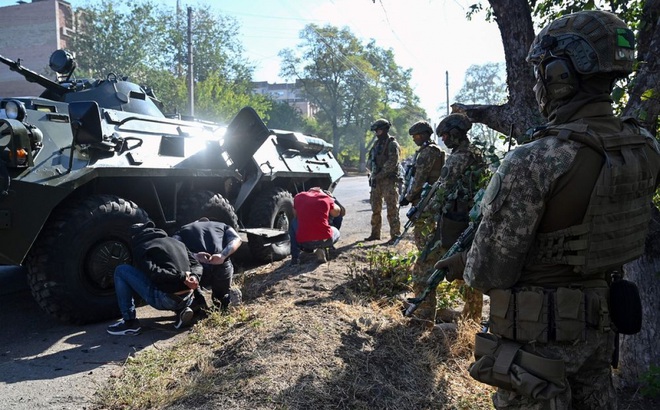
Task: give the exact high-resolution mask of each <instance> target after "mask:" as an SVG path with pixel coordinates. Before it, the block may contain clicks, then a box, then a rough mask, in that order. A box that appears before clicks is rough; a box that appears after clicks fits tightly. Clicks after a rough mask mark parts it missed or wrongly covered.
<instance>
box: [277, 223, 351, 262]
mask: <svg viewBox="0 0 660 410" xmlns="http://www.w3.org/2000/svg"><path fill="white" fill-rule="evenodd" d="M330 228H331V229H332V238H328V239H325V240H322V241H312V242H304V243H298V241H297V240H296V231H297V230H298V219H297V218H294V219H293V221H291V223H290V224H289V239H290V240H291V259H292V260H297V259H298V258H299V257H300V248H304V249H306V250H314V249H316V248H329V247H331V246H332V245H334V244H335V243H337V241H338V240H339V236H340V234H339V229H337V228H335V227H334V226H331V227H330Z"/></svg>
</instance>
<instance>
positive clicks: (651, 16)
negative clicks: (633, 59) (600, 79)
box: [623, 0, 660, 136]
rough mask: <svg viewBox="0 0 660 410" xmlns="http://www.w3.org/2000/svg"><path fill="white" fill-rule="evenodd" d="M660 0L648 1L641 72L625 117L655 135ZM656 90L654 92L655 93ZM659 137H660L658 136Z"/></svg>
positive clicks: (639, 52)
mask: <svg viewBox="0 0 660 410" xmlns="http://www.w3.org/2000/svg"><path fill="white" fill-rule="evenodd" d="M659 20H660V0H647V1H646V3H645V4H644V8H643V10H642V21H643V22H644V24H643V25H642V26H641V27H640V32H639V36H638V41H637V60H638V61H639V65H638V66H639V69H638V71H637V75H636V76H635V81H634V83H633V85H632V89H631V90H630V100H629V102H628V105H627V106H626V108H625V110H624V111H623V114H624V115H629V116H633V117H635V118H637V119H638V120H639V121H640V122H641V124H642V126H643V127H644V128H646V129H647V130H649V131H651V133H653V135H656V134H657V131H658V114H659V113H660V82H659V81H660V75H659V72H660V61H658V55H659V54H660V24H658V22H659ZM651 90H652V91H651ZM656 136H657V135H656Z"/></svg>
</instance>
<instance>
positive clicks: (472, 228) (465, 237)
mask: <svg viewBox="0 0 660 410" xmlns="http://www.w3.org/2000/svg"><path fill="white" fill-rule="evenodd" d="M483 196H484V190H483V189H480V190H479V191H477V193H476V195H475V196H474V206H473V207H472V209H471V210H470V224H469V225H468V227H467V228H466V229H465V230H464V231H463V233H461V235H460V236H459V237H458V239H457V240H456V242H455V243H454V244H453V245H452V246H451V248H449V250H448V251H447V252H445V254H444V255H442V259H447V258H448V257H450V256H452V255H455V254H457V253H459V252H463V251H465V250H467V249H469V248H470V246H471V245H472V241H473V240H474V234H475V233H476V232H477V228H478V227H479V223H480V222H481V199H482V198H483ZM445 276H447V268H442V269H435V270H433V273H432V274H431V276H429V278H428V279H427V280H426V287H425V288H424V290H423V291H422V293H421V294H420V295H418V296H415V297H414V298H409V299H408V303H410V305H409V306H408V307H407V308H406V310H405V311H404V312H403V315H404V316H406V317H408V316H410V315H412V314H413V312H414V311H415V310H417V308H418V307H419V305H420V304H421V303H422V302H423V301H424V300H425V299H426V297H427V296H428V295H429V293H431V292H433V290H434V289H435V288H437V287H438V285H439V284H440V282H442V281H443V279H444V278H445Z"/></svg>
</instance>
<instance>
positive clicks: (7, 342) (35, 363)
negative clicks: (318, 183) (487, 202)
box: [0, 176, 407, 410]
mask: <svg viewBox="0 0 660 410" xmlns="http://www.w3.org/2000/svg"><path fill="white" fill-rule="evenodd" d="M335 195H336V197H337V198H338V199H339V201H340V202H341V203H342V204H343V205H344V206H345V207H346V208H347V214H346V217H345V218H344V222H343V225H342V232H341V233H342V238H341V239H340V242H339V244H338V245H339V246H340V247H341V246H342V244H347V243H348V244H350V243H355V242H358V241H360V240H361V239H363V238H364V237H366V236H368V235H369V233H370V228H369V220H370V217H371V209H370V206H369V200H368V198H369V188H368V185H367V179H366V177H364V176H357V177H344V178H342V180H341V181H340V183H339V185H338V186H337V189H336V190H335ZM406 210H407V208H406V209H402V210H401V216H402V218H401V221H402V223H405V220H406V219H405V211H406ZM383 221H384V222H383V223H384V226H383V231H382V232H383V233H382V238H383V240H382V241H381V242H385V241H386V240H387V239H388V237H389V235H388V233H387V232H388V228H387V218H386V217H385V210H383ZM0 297H1V300H2V303H1V304H0V325H1V326H2V330H1V331H0V409H12V410H33V409H53V410H64V409H66V410H68V409H72V410H73V409H76V410H80V409H84V408H85V407H86V406H87V405H88V404H89V403H91V402H92V397H93V395H94V392H95V391H96V390H97V388H98V387H99V386H100V385H102V384H103V383H104V382H105V381H106V380H107V379H108V378H109V377H110V376H111V375H112V374H113V372H118V371H119V370H120V368H121V365H122V363H123V362H124V361H125V360H126V359H127V358H128V357H129V356H131V355H133V354H135V353H137V352H139V351H141V350H143V349H148V348H154V347H155V348H162V347H165V346H166V345H167V344H168V343H171V342H173V341H175V340H177V338H178V337H181V335H185V333H186V332H185V331H184V332H180V331H175V330H174V329H173V326H172V323H173V319H174V316H173V314H172V313H171V312H162V311H157V310H155V309H152V308H150V307H142V308H139V309H138V317H139V318H140V321H141V322H142V324H143V332H142V333H141V334H140V335H138V336H110V335H108V334H107V333H106V331H105V329H106V327H107V326H108V325H109V324H111V323H112V322H104V323H98V324H94V325H86V326H73V325H65V324H62V323H59V322H57V321H55V320H54V319H52V318H51V317H50V316H48V315H47V314H46V313H44V312H43V311H42V310H41V309H40V308H39V306H38V305H37V303H36V302H35V301H34V300H33V299H32V296H31V295H30V292H29V291H28V290H27V284H26V280H25V276H24V274H23V272H22V270H21V268H20V267H0Z"/></svg>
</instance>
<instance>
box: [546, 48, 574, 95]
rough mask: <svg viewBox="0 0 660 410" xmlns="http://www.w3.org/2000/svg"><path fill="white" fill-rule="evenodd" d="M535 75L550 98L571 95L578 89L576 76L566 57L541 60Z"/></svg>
mask: <svg viewBox="0 0 660 410" xmlns="http://www.w3.org/2000/svg"><path fill="white" fill-rule="evenodd" d="M536 75H537V78H539V77H540V80H541V81H542V82H543V85H544V87H545V91H546V94H547V96H548V99H550V100H559V99H563V98H568V97H571V96H573V95H575V93H576V92H577V90H578V76H577V73H576V72H575V69H574V68H573V65H572V64H571V62H570V60H568V59H565V58H559V57H551V58H549V59H548V60H546V61H542V62H541V63H540V64H539V65H538V67H537V74H536Z"/></svg>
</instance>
